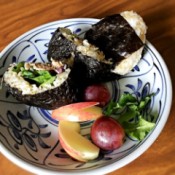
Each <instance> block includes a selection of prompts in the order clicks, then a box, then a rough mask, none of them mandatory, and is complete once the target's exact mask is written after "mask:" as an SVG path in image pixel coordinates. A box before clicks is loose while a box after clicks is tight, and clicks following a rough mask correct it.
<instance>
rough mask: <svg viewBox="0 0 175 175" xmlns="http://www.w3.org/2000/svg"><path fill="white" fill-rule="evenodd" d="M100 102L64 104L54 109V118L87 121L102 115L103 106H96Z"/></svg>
mask: <svg viewBox="0 0 175 175" xmlns="http://www.w3.org/2000/svg"><path fill="white" fill-rule="evenodd" d="M98 104H99V103H98V102H80V103H73V104H70V105H66V106H62V107H60V108H58V109H55V110H53V111H52V118H54V119H56V120H59V121H60V120H68V121H75V122H79V121H87V120H95V119H97V118H99V117H101V116H102V108H100V107H98V106H95V105H98Z"/></svg>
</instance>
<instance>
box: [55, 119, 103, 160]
mask: <svg viewBox="0 0 175 175" xmlns="http://www.w3.org/2000/svg"><path fill="white" fill-rule="evenodd" d="M58 129H59V138H60V143H61V145H62V147H63V148H64V150H65V151H66V152H67V153H68V154H69V155H70V156H71V157H73V158H74V159H76V160H79V161H82V162H87V161H88V160H93V159H95V158H97V157H98V155H99V151H100V149H99V148H98V147H97V146H96V145H94V144H93V143H92V142H91V141H90V140H88V139H87V138H85V137H83V136H82V135H81V134H80V124H79V123H76V122H70V121H64V120H62V121H60V122H59V127H58Z"/></svg>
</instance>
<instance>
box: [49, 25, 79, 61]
mask: <svg viewBox="0 0 175 175" xmlns="http://www.w3.org/2000/svg"><path fill="white" fill-rule="evenodd" d="M75 49H76V46H75V44H74V43H73V42H72V41H70V40H68V39H67V38H66V37H64V36H63V34H62V32H61V31H60V28H58V29H57V30H56V31H55V32H54V34H53V36H52V38H51V40H50V42H49V49H48V60H49V61H50V60H51V58H53V59H54V60H58V61H63V62H64V63H66V61H68V60H66V59H69V58H70V57H71V53H73V52H74V51H75Z"/></svg>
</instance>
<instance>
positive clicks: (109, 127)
mask: <svg viewBox="0 0 175 175" xmlns="http://www.w3.org/2000/svg"><path fill="white" fill-rule="evenodd" d="M124 137H125V132H124V129H123V128H122V126H121V125H120V124H119V123H118V122H117V121H116V120H114V119H113V118H111V117H106V116H103V117H101V118H99V119H97V120H96V121H95V122H94V123H93V125H92V128H91V138H92V141H93V142H94V143H95V144H96V145H97V146H98V147H100V148H101V149H103V150H115V149H117V148H119V147H120V146H122V145H123V141H124Z"/></svg>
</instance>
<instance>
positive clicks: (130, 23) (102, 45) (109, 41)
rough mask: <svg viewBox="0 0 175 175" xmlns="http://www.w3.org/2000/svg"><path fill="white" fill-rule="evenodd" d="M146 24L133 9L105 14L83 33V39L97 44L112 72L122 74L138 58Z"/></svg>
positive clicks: (131, 66) (142, 44)
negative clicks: (108, 62) (105, 15)
mask: <svg viewBox="0 0 175 175" xmlns="http://www.w3.org/2000/svg"><path fill="white" fill-rule="evenodd" d="M146 29H147V27H146V25H145V23H144V21H143V19H142V18H141V17H140V16H139V15H138V14H136V13H135V12H133V11H125V12H122V13H120V14H114V15H111V16H107V17H105V18H103V19H102V20H100V21H99V22H98V23H96V24H94V25H93V26H92V28H90V29H89V30H88V31H87V32H86V33H85V39H87V40H88V41H89V42H90V43H91V44H94V45H95V46H97V47H98V48H99V49H100V50H102V51H103V53H104V54H105V59H106V60H110V61H111V62H112V63H113V65H114V67H113V70H112V71H113V72H114V73H117V74H121V75H124V74H126V73H128V72H129V71H130V70H131V69H132V68H133V67H134V66H135V65H136V64H137V63H138V61H139V60H140V58H141V53H142V50H143V46H144V43H145V34H146Z"/></svg>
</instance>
